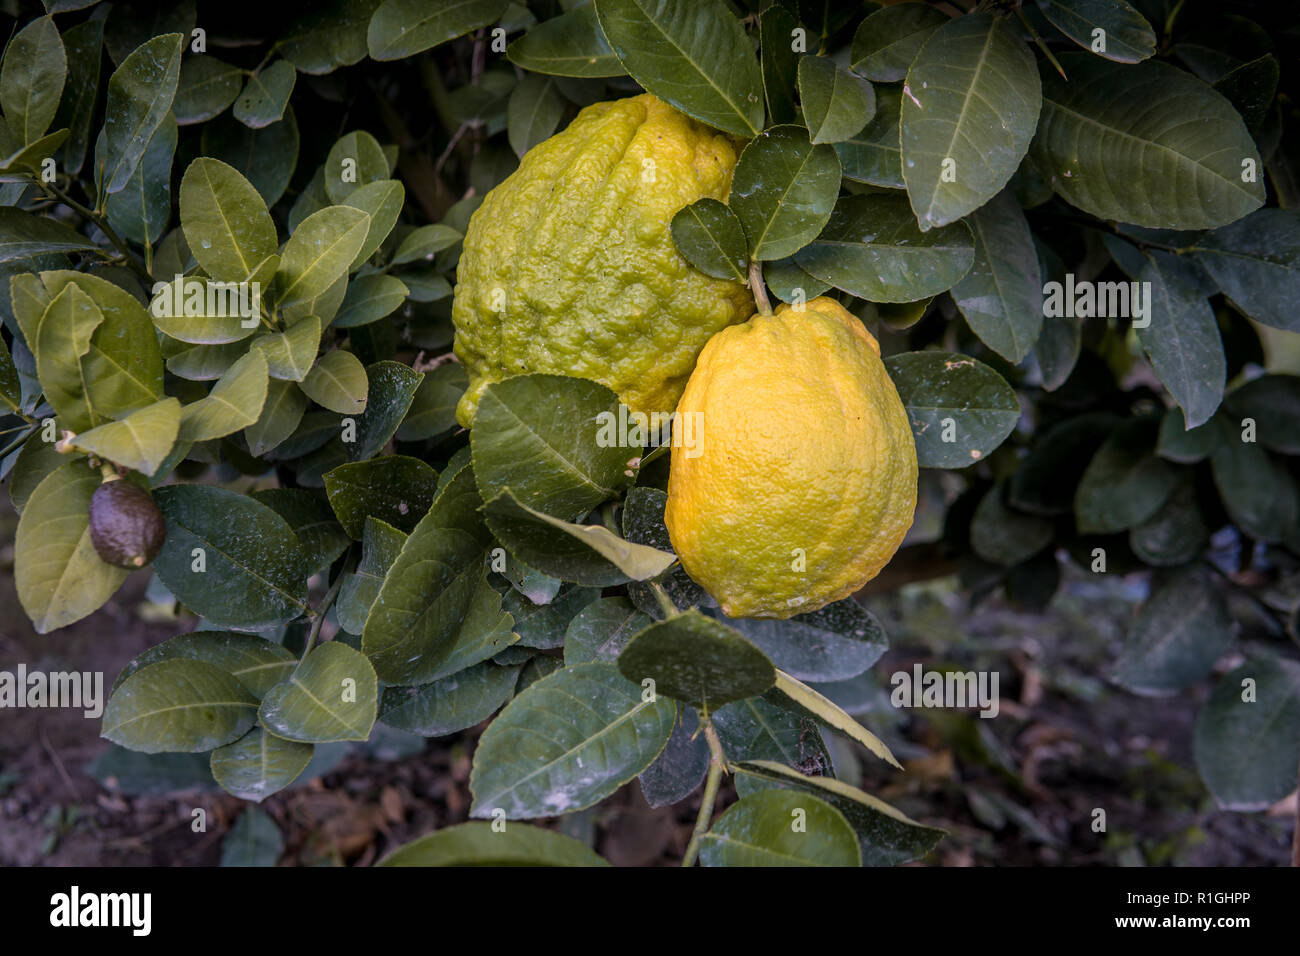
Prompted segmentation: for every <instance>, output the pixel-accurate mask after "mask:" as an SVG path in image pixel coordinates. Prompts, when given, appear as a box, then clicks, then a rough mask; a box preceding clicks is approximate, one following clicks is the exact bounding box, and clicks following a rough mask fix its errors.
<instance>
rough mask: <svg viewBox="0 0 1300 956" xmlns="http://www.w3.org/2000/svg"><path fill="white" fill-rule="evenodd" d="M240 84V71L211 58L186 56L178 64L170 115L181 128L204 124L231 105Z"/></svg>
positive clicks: (241, 80)
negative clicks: (179, 71)
mask: <svg viewBox="0 0 1300 956" xmlns="http://www.w3.org/2000/svg"><path fill="white" fill-rule="evenodd" d="M243 84H244V71H243V70H241V69H240V68H239V67H237V66H231V65H230V64H229V63H226V62H225V61H223V60H219V59H217V58H216V57H215V56H211V55H209V54H203V55H201V56H189V57H186V58H185V59H184V60H182V61H181V73H180V79H179V81H178V83H177V87H176V99H175V100H174V101H173V102H172V112H173V113H175V114H176V122H177V123H179V124H180V125H181V126H190V125H192V124H194V123H205V122H207V121H208V120H210V119H212V118H213V117H215V116H218V115H220V114H221V113H222V112H224V111H225V109H226V107H227V106H229V105H230V104H231V103H233V102H235V97H237V96H238V95H239V91H240V88H241V87H242V86H243Z"/></svg>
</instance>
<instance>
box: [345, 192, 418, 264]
mask: <svg viewBox="0 0 1300 956" xmlns="http://www.w3.org/2000/svg"><path fill="white" fill-rule="evenodd" d="M405 202H406V187H404V186H403V185H402V184H401V183H400V182H398V181H397V180H396V179H381V180H378V181H377V182H373V183H366V185H364V186H358V187H357V188H356V189H354V190H352V192H350V193H348V197H347V199H345V200H344V203H343V204H344V205H346V206H351V207H352V208H353V209H360V210H361V211H362V212H364V213H365V214H366V215H368V216H369V217H370V229H369V231H367V233H366V241H365V242H364V243H362V246H361V249H360V251H359V252H358V253H357V254H356V256H354V257H353V259H352V264H351V265H350V266H349V271H351V270H352V269H358V268H360V267H361V265H362V263H364V262H365V261H366V260H367V259H369V258H370V257H371V256H373V255H374V254H375V253H376V252H378V251H379V247H380V246H381V245H383V242H384V240H385V239H387V238H388V234H389V233H390V232H392V231H393V226H395V225H396V224H397V217H398V216H399V215H400V214H401V212H402V204H403V203H405Z"/></svg>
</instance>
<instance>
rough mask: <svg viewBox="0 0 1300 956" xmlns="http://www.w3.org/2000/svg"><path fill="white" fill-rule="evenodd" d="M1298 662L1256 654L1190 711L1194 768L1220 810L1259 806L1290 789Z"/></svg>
mask: <svg viewBox="0 0 1300 956" xmlns="http://www.w3.org/2000/svg"><path fill="white" fill-rule="evenodd" d="M1297 760H1300V665H1297V664H1296V662H1295V661H1289V660H1275V659H1270V658H1257V659H1255V660H1250V661H1247V662H1246V663H1245V664H1242V665H1241V666H1240V667H1238V668H1237V669H1236V670H1234V671H1232V672H1231V673H1230V674H1227V675H1225V676H1224V678H1223V680H1221V681H1219V683H1218V684H1217V685H1215V688H1214V692H1213V693H1212V694H1211V695H1210V699H1209V701H1208V702H1207V703H1206V705H1205V707H1204V708H1202V710H1201V712H1200V713H1199V714H1197V715H1196V766H1197V769H1199V770H1200V772H1201V778H1202V779H1203V780H1204V781H1205V783H1206V785H1207V786H1208V787H1209V788H1210V792H1211V793H1212V794H1214V799H1215V800H1217V801H1218V803H1219V806H1221V807H1223V808H1224V809H1225V810H1263V809H1265V808H1267V807H1269V806H1270V805H1272V804H1274V803H1276V802H1277V801H1279V800H1281V799H1282V798H1283V797H1285V796H1286V795H1287V794H1288V793H1291V792H1292V791H1293V790H1294V789H1295V768H1296V762H1297Z"/></svg>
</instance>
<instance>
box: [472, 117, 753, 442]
mask: <svg viewBox="0 0 1300 956" xmlns="http://www.w3.org/2000/svg"><path fill="white" fill-rule="evenodd" d="M736 156H737V154H736V147H735V145H734V144H733V141H732V140H731V138H729V137H728V136H725V135H723V134H721V133H718V132H716V131H715V130H711V129H709V128H708V127H706V126H702V125H700V124H699V123H697V122H695V121H694V120H692V119H690V118H688V117H686V116H685V115H683V114H682V113H679V112H678V111H677V110H675V109H673V108H672V107H671V106H669V105H667V104H666V103H663V102H661V101H660V100H658V99H656V98H655V97H653V96H650V95H649V94H646V95H642V96H634V97H630V98H627V99H621V100H614V101H612V102H607V103H596V104H594V105H592V106H588V107H587V108H585V109H584V110H582V112H580V113H579V114H578V115H577V117H576V118H575V119H574V120H573V122H572V123H571V124H570V125H569V126H568V128H567V129H565V130H564V131H563V132H560V133H558V134H556V135H555V136H552V137H551V138H550V139H548V140H546V141H545V142H543V143H540V144H538V145H537V146H536V147H534V148H533V149H531V150H529V151H528V152H527V153H526V154H525V155H524V157H523V160H522V162H520V164H519V168H518V169H517V170H515V171H514V173H512V174H511V175H510V176H509V177H508V178H507V179H506V180H505V181H504V182H502V183H501V184H500V185H499V186H497V187H496V188H495V189H493V190H492V191H491V192H489V193H488V194H487V196H486V197H484V199H483V204H482V206H480V207H479V208H478V210H476V211H475V213H474V215H473V216H472V217H471V218H470V222H469V228H468V230H467V231H466V234H465V242H464V247H463V251H462V253H461V257H460V263H459V265H458V267H457V272H456V280H457V285H456V290H455V299H454V302H453V305H452V320H453V322H454V323H455V326H456V341H455V353H456V356H457V358H459V359H460V361H461V362H462V364H463V365H464V366H465V370H466V372H467V373H468V374H469V388H468V390H467V391H466V393H465V395H464V397H463V398H462V399H461V401H460V404H459V406H458V407H457V409H456V417H457V419H458V420H459V421H460V423H461V424H462V425H469V424H470V422H471V421H472V420H473V417H474V413H475V410H476V408H477V406H478V401H479V398H480V396H481V395H482V393H483V390H484V389H485V388H486V387H487V386H488V385H489V384H490V383H492V382H495V381H499V380H501V379H504V378H508V377H509V376H512V375H521V374H525V373H529V372H547V373H552V374H558V375H570V376H575V377H577V378H586V379H591V380H593V381H597V382H601V383H603V384H605V385H608V386H609V387H610V388H611V389H613V390H614V391H615V392H616V393H618V396H619V398H620V399H621V400H622V401H623V402H624V403H625V404H626V405H627V406H628V407H629V408H630V409H632V410H633V411H639V412H646V413H651V412H656V411H658V412H671V411H672V410H673V408H674V407H675V406H676V404H677V399H678V398H679V397H680V395H681V393H682V389H683V387H684V386H685V385H686V380H687V378H688V377H689V376H690V373H691V369H692V368H693V367H694V365H695V358H696V356H697V355H698V354H699V352H700V349H702V348H703V347H704V343H705V342H707V341H708V340H709V338H710V336H712V335H713V334H714V333H715V332H717V331H718V330H719V329H721V328H723V327H725V326H727V325H731V324H733V323H735V322H742V321H744V320H745V319H746V318H747V317H748V316H749V315H750V313H751V312H753V300H752V299H751V298H750V295H749V293H748V291H747V290H746V288H745V286H744V285H742V284H741V283H738V282H728V281H725V280H721V279H715V278H712V277H710V276H707V275H705V274H703V273H702V272H699V271H697V270H696V269H694V268H692V267H691V266H690V265H689V264H688V263H687V262H686V260H684V259H683V258H682V257H681V255H680V254H678V252H677V249H676V246H674V244H673V239H672V235H671V233H670V231H669V225H670V223H671V222H672V218H673V216H674V215H675V214H676V213H677V212H678V210H680V209H681V208H682V207H683V206H686V205H688V204H690V203H692V202H694V201H695V200H697V199H701V198H704V197H711V198H714V199H720V200H725V199H726V198H727V194H728V192H729V190H730V187H731V173H732V169H733V167H734V166H735V164H736Z"/></svg>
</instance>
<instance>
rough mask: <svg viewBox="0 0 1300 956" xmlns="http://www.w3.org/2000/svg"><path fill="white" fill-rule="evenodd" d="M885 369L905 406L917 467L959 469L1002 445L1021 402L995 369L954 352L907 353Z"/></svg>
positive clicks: (894, 357) (889, 360) (892, 359)
mask: <svg viewBox="0 0 1300 956" xmlns="http://www.w3.org/2000/svg"><path fill="white" fill-rule="evenodd" d="M885 369H886V370H887V371H888V372H889V377H890V378H891V379H892V380H893V382H894V386H895V387H896V388H897V389H898V396H899V398H901V399H902V401H903V407H904V408H906V409H907V417H908V420H909V421H910V422H911V424H912V436H913V437H914V438H915V439H916V457H917V461H918V462H919V463H920V465H921V467H922V468H964V467H966V466H967V465H970V464H974V463H975V462H977V461H979V460H980V459H981V458H984V457H986V456H987V455H988V454H989V453H991V452H992V451H993V450H994V449H995V448H997V447H998V446H999V445H1001V444H1002V442H1003V441H1004V440H1005V439H1006V437H1007V436H1008V435H1010V434H1011V431H1012V429H1014V428H1015V427H1016V422H1018V421H1019V420H1020V401H1019V399H1017V398H1016V393H1015V391H1014V390H1013V389H1012V388H1011V386H1010V385H1008V384H1007V383H1006V380H1005V379H1003V378H1002V376H1001V375H999V374H998V373H997V372H995V371H993V369H991V368H989V367H988V366H987V365H985V364H983V363H982V362H978V361H976V360H975V359H973V358H970V357H969V356H966V355H959V354H956V353H953V352H906V353H903V354H901V355H891V356H889V358H887V359H885Z"/></svg>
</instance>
